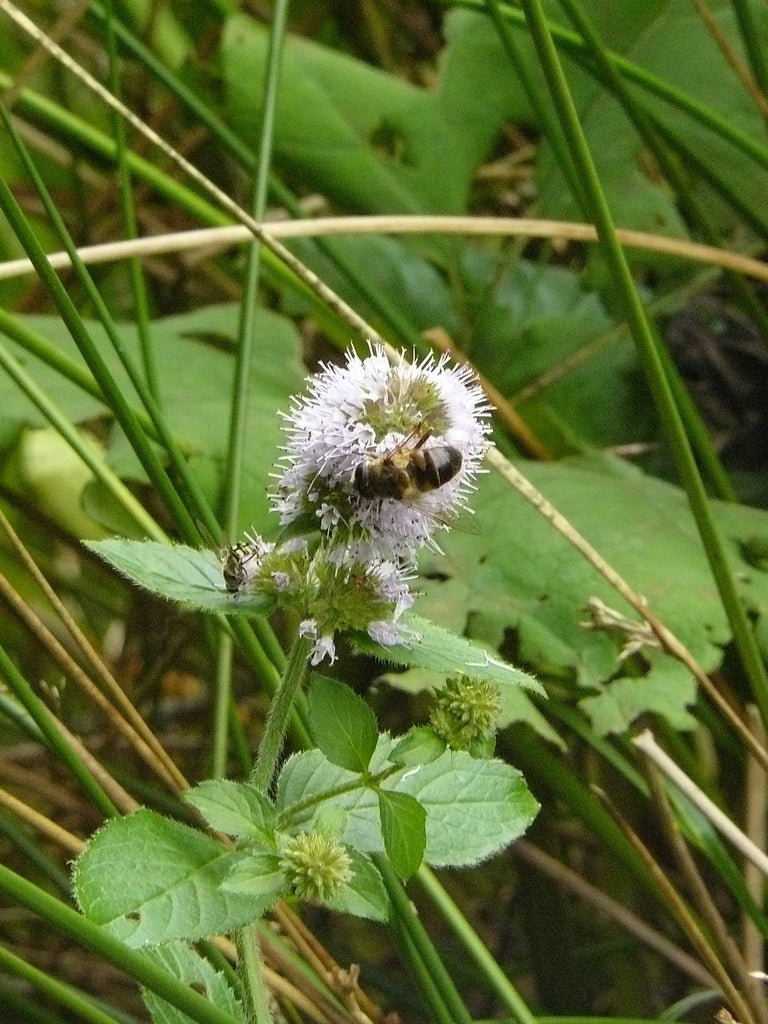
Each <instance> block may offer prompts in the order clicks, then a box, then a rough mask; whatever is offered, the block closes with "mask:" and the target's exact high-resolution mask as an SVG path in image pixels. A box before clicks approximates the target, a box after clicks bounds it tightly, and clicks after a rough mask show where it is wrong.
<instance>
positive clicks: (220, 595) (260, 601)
mask: <svg viewBox="0 0 768 1024" xmlns="http://www.w3.org/2000/svg"><path fill="white" fill-rule="evenodd" d="M87 547H89V548H90V549H91V550H92V551H95V552H96V554H97V555H99V556H100V557H101V558H103V559H104V561H105V562H109V564H110V565H112V566H114V568H115V569H117V570H118V571H119V572H121V573H122V574H123V575H124V576H127V577H128V579H130V580H133V582H134V583H138V584H139V586H141V587H144V589H145V590H151V591H152V593H153V594H158V595H159V596H160V597H164V598H166V599H167V600H169V601H178V602H180V603H181V604H185V605H189V606H190V607H192V608H198V609H200V610H201V611H207V612H227V613H230V612H237V613H239V614H241V615H266V614H267V613H268V612H269V611H270V610H271V608H272V604H273V602H272V601H271V599H269V598H266V597H264V596H263V595H261V594H253V593H248V592H245V593H237V594H230V593H229V592H228V591H227V589H226V587H225V585H224V577H223V576H222V573H221V562H220V561H219V559H218V558H217V557H216V555H215V554H214V553H213V552H212V551H208V550H207V549H202V550H197V549H196V548H189V547H186V546H185V545H184V544H162V543H161V542H160V541H153V540H145V541H136V540H121V539H111V540H101V541H92V542H91V543H89V544H88V545H87Z"/></svg>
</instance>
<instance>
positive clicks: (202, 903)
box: [74, 808, 271, 948]
mask: <svg viewBox="0 0 768 1024" xmlns="http://www.w3.org/2000/svg"><path fill="white" fill-rule="evenodd" d="M239 856H240V854H238V853H237V852H236V851H233V850H227V849H225V848H224V847H223V846H222V845H221V844H220V843H218V842H217V841H216V840H215V839H212V838H211V837H210V836H207V835H204V834H203V833H202V832H198V831H196V830H195V829H192V828H189V826H187V825H182V824H180V823H179V822H177V821H173V820H171V819H170V818H164V817H162V816H161V815H159V814H155V813H154V811H148V810H146V809H144V808H142V809H140V810H138V811H136V812H135V813H134V814H131V815H129V816H128V817H126V818H115V819H113V820H111V821H109V822H107V824H106V825H105V826H104V828H103V829H101V831H100V832H97V833H96V835H95V836H94V837H93V839H91V840H90V842H89V843H88V845H87V846H86V848H85V850H84V852H83V853H82V854H81V856H80V857H79V858H78V861H77V863H76V865H75V873H74V883H75V891H76V894H77V900H78V903H79V904H80V908H81V910H82V911H83V913H84V914H85V915H86V916H87V917H89V918H90V919H91V920H92V921H95V922H96V923H97V924H100V925H103V926H104V927H105V928H106V929H107V931H108V932H109V933H110V934H111V935H113V936H114V937H115V938H118V939H120V940H121V941H122V942H125V943H126V945H128V946H131V947H133V948H137V947H139V946H144V945H157V944H159V943H165V942H169V941H171V940H172V939H190V940H193V939H199V938H203V937H205V936H208V935H213V934H219V933H224V932H230V931H232V930H233V929H235V928H240V927H242V926H243V925H246V924H249V923H251V922H253V921H255V920H256V919H257V918H259V917H260V916H261V914H262V913H263V912H264V910H266V909H267V907H268V906H269V905H270V903H271V900H269V901H268V900H265V899H261V898H251V897H247V896H242V895H239V894H238V895H235V894H234V893H229V892H227V891H226V890H224V889H223V888H222V882H223V881H224V879H225V878H226V877H227V875H228V874H229V871H230V869H231V868H232V866H233V864H234V863H235V862H236V860H237V859H238V858H239Z"/></svg>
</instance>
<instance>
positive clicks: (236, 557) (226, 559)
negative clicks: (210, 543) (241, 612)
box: [221, 540, 260, 594]
mask: <svg viewBox="0 0 768 1024" xmlns="http://www.w3.org/2000/svg"><path fill="white" fill-rule="evenodd" d="M259 554H260V548H259V546H258V545H256V544H254V543H253V542H252V541H251V540H248V541H240V542H239V543H237V544H233V545H232V546H231V547H228V548H224V551H223V552H222V562H221V574H222V576H223V577H224V585H225V586H226V588H227V590H228V591H229V593H230V594H238V593H240V591H241V590H242V589H243V588H244V587H246V586H247V585H248V583H249V582H250V581H251V579H252V578H253V572H252V569H255V568H256V565H253V566H252V567H251V563H252V562H256V564H258V558H259Z"/></svg>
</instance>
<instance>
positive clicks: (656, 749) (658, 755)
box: [632, 729, 768, 875]
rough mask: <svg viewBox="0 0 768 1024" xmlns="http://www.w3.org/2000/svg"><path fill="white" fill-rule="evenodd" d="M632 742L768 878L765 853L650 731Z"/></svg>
mask: <svg viewBox="0 0 768 1024" xmlns="http://www.w3.org/2000/svg"><path fill="white" fill-rule="evenodd" d="M632 742H633V743H634V744H635V746H636V747H637V748H638V749H639V750H642V751H643V753H644V754H645V755H646V756H647V757H649V758H650V760H651V761H652V762H653V764H654V765H656V767H657V768H658V769H659V771H660V772H661V773H662V775H664V776H665V778H667V779H669V781H670V782H673V783H674V784H675V786H677V788H678V789H679V790H680V792H681V793H683V794H684V795H685V796H686V797H687V798H688V799H689V800H690V801H691V803H693V804H695V806H696V807H698V809H699V810H700V811H701V813H702V814H703V815H704V816H705V817H706V818H707V819H708V820H709V821H710V822H711V823H712V825H713V826H714V827H715V828H716V829H717V830H718V832H720V833H721V834H722V835H723V836H725V838H726V839H727V840H728V841H729V842H731V843H733V845H734V846H735V847H736V848H737V849H738V850H740V851H741V853H743V854H744V856H745V857H746V858H747V859H748V860H749V861H751V862H752V863H753V864H754V865H755V867H757V868H759V869H760V871H762V873H763V874H764V875H768V856H766V854H765V853H764V851H763V850H761V849H760V847H759V846H756V845H755V844H754V843H753V842H752V840H751V839H749V838H748V837H747V836H745V835H744V833H743V832H742V831H741V829H740V828H738V826H737V825H734V823H733V822H732V821H731V819H730V818H729V817H728V816H727V815H726V814H724V813H723V812H722V811H721V810H720V808H719V807H718V806H717V805H716V804H714V803H713V802H712V801H711V800H710V799H709V797H708V796H707V795H706V794H705V793H703V792H702V791H701V790H700V789H699V787H698V786H697V785H696V783H695V782H694V781H693V779H691V777H690V776H689V775H686V774H685V772H684V771H683V770H682V768H680V767H678V765H676V764H675V762H674V761H673V760H672V758H671V757H670V756H669V755H668V754H667V753H666V752H665V751H664V750H662V749H661V747H660V746H659V745H658V743H657V742H656V740H655V739H654V737H653V733H651V731H650V730H649V729H645V730H644V731H643V732H641V733H640V735H639V736H635V738H634V739H633V740H632Z"/></svg>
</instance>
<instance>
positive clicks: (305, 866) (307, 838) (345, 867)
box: [280, 832, 352, 903]
mask: <svg viewBox="0 0 768 1024" xmlns="http://www.w3.org/2000/svg"><path fill="white" fill-rule="evenodd" d="M280 867H281V869H282V870H283V872H284V873H285V876H286V879H287V881H288V884H289V885H290V887H291V889H292V890H293V892H294V893H295V895H296V896H298V897H299V899H302V900H314V901H317V902H319V903H326V902H327V901H328V900H329V899H331V898H332V897H333V896H334V895H335V894H336V893H337V892H338V890H339V889H340V888H341V886H342V885H346V884H347V883H349V882H350V881H351V880H352V863H351V861H350V857H349V854H348V853H347V850H346V849H345V847H344V846H342V845H341V843H338V842H337V841H336V840H335V839H334V838H332V837H331V836H327V835H324V834H323V833H322V832H300V833H298V834H297V835H295V836H291V837H290V838H289V839H287V840H286V842H285V844H284V846H283V849H282V852H281V856H280Z"/></svg>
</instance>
